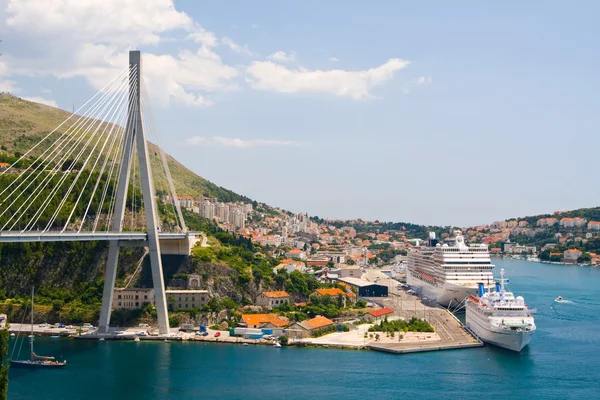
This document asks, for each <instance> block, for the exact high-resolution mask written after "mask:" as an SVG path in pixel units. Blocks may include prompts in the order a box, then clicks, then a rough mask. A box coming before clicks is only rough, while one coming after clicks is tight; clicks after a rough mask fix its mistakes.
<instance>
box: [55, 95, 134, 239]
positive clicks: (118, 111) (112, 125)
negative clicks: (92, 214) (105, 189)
mask: <svg viewBox="0 0 600 400" xmlns="http://www.w3.org/2000/svg"><path fill="white" fill-rule="evenodd" d="M126 98H127V96H122V98H121V99H120V100H119V102H118V104H117V106H116V109H115V110H114V112H113V114H112V116H111V119H112V120H114V121H120V120H121V118H122V116H123V114H124V109H122V108H121V104H122V103H123V100H124V99H126ZM115 127H116V125H115V122H112V123H108V122H105V123H104V129H103V130H102V133H101V134H100V137H102V136H106V139H105V140H104V143H103V144H102V148H101V149H100V150H98V157H97V158H96V159H95V161H94V165H92V167H91V169H90V171H89V173H88V176H87V179H86V180H85V183H84V184H83V187H82V188H81V190H80V192H79V197H78V198H77V200H76V201H75V204H74V205H73V209H72V210H71V213H70V214H69V217H68V218H67V220H66V222H65V227H64V228H63V230H62V232H64V231H65V229H67V226H68V225H69V222H70V221H71V218H72V217H73V214H74V213H75V210H76V209H77V205H78V204H79V201H80V200H81V197H82V196H83V194H84V192H85V189H86V188H87V185H88V183H89V181H90V179H91V178H92V175H93V173H94V171H95V170H96V166H97V165H98V161H100V159H101V158H102V156H103V155H104V149H105V148H106V145H107V144H108V142H109V139H113V141H112V142H113V143H114V138H115V137H116V134H114V135H113V131H114V129H115ZM109 128H110V130H109V132H108V134H107V133H106V131H107V130H108V129H109ZM97 145H98V142H96V146H97ZM94 150H95V147H94V148H93V149H92V150H91V151H90V155H89V156H88V160H89V158H90V157H91V156H92V154H93V153H94ZM105 159H106V158H105ZM86 163H87V160H86ZM84 168H85V164H84V166H83V167H82V168H81V171H80V173H81V172H82V171H83V170H84ZM101 176H102V174H101V173H99V174H98V178H100V177H101ZM75 182H76V181H75ZM97 188H98V185H96V186H94V189H93V190H92V193H91V194H90V203H91V201H92V200H93V198H94V195H95V194H96V189H97ZM87 210H89V206H88V208H87V209H86V211H85V213H84V215H83V219H82V222H81V226H82V225H83V223H84V222H85V218H86V216H87ZM81 226H80V228H79V229H78V231H80V230H81ZM62 232H61V233H62Z"/></svg>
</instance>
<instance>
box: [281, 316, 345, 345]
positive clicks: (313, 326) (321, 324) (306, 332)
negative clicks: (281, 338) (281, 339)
mask: <svg viewBox="0 0 600 400" xmlns="http://www.w3.org/2000/svg"><path fill="white" fill-rule="evenodd" d="M333 325H335V323H334V322H333V321H332V320H330V319H328V318H325V317H323V316H321V315H317V316H316V317H315V318H313V319H308V320H306V321H302V322H296V323H295V324H293V325H291V326H290V327H289V328H288V329H286V332H287V333H288V335H289V336H290V337H292V338H295V339H297V338H306V337H309V336H311V335H312V334H313V333H315V332H316V331H318V330H320V329H323V328H328V327H330V326H333Z"/></svg>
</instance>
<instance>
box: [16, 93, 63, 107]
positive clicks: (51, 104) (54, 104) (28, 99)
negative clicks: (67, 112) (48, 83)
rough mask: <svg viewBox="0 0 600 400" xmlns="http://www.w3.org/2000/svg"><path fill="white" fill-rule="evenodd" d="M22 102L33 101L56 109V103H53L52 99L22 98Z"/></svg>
mask: <svg viewBox="0 0 600 400" xmlns="http://www.w3.org/2000/svg"><path fill="white" fill-rule="evenodd" d="M23 100H27V101H33V102H35V103H41V104H45V105H47V106H50V107H56V108H58V104H56V101H54V100H52V99H45V98H43V97H39V96H31V97H23Z"/></svg>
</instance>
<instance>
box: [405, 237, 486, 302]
mask: <svg viewBox="0 0 600 400" xmlns="http://www.w3.org/2000/svg"><path fill="white" fill-rule="evenodd" d="M493 268H494V265H492V263H491V260H490V253H489V251H488V248H487V245H485V244H478V245H471V246H467V245H466V244H465V242H464V239H463V237H462V235H461V234H460V232H457V233H456V235H455V237H454V238H453V239H449V240H446V241H444V243H438V241H437V240H436V238H435V233H433V232H431V233H430V234H429V240H428V241H427V242H426V243H425V245H418V244H417V246H415V247H413V248H412V249H411V250H410V251H409V253H408V268H407V273H406V283H408V284H409V285H410V286H411V287H413V288H415V289H416V290H418V291H420V292H422V294H423V295H424V296H426V297H428V298H430V299H431V300H434V301H436V302H437V303H439V304H441V305H443V306H446V307H449V308H450V307H457V306H459V305H462V304H463V302H464V300H465V298H466V297H468V296H469V295H476V294H477V290H478V283H480V282H482V283H484V284H485V285H487V286H489V285H492V286H493V285H494V276H493V274H492V269H493Z"/></svg>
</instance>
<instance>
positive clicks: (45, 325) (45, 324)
mask: <svg viewBox="0 0 600 400" xmlns="http://www.w3.org/2000/svg"><path fill="white" fill-rule="evenodd" d="M48 326H50V325H48V324H47V323H45V322H44V323H43V324H40V325H39V327H40V328H47V327H48Z"/></svg>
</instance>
